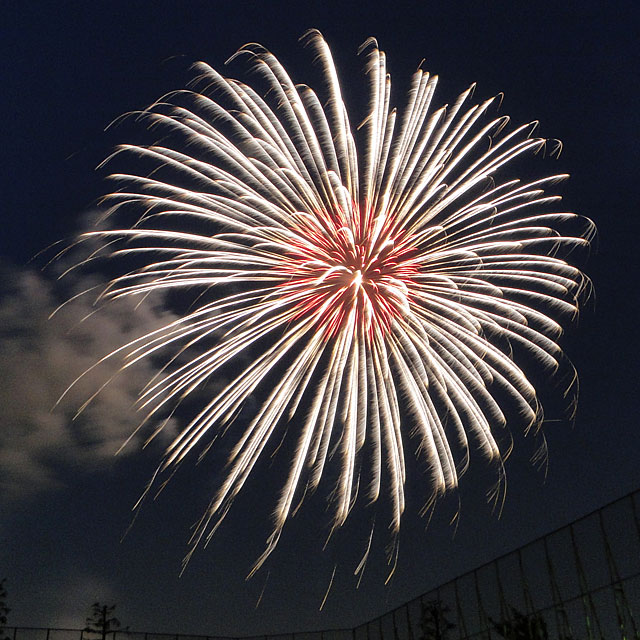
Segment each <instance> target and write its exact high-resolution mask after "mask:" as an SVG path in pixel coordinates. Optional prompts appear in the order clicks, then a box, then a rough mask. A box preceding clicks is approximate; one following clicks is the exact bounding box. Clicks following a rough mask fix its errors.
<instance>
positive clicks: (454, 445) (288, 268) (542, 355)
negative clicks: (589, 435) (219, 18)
mask: <svg viewBox="0 0 640 640" xmlns="http://www.w3.org/2000/svg"><path fill="white" fill-rule="evenodd" d="M303 40H304V43H305V44H306V45H307V46H309V47H311V48H312V50H313V52H314V54H315V59H316V61H317V62H318V63H319V65H320V67H321V69H322V72H323V75H324V80H325V83H326V87H325V88H326V92H327V96H328V99H327V100H324V101H321V100H320V99H319V98H318V96H317V95H316V93H315V92H314V91H313V90H312V89H311V88H310V87H308V86H305V85H295V84H294V83H293V81H292V80H291V79H290V77H289V76H288V74H287V72H286V71H285V69H284V68H283V67H282V66H281V64H280V63H279V62H278V60H277V59H276V58H275V57H274V56H273V55H272V54H271V53H270V52H269V51H267V50H265V49H263V48H262V47H260V46H259V45H256V44H250V45H246V46H245V47H243V48H242V49H241V50H240V51H239V52H238V54H236V55H246V56H248V57H249V60H250V63H251V65H252V68H253V70H254V72H255V73H256V75H257V77H258V82H262V83H264V84H265V86H266V91H264V92H263V93H262V94H260V93H258V92H257V91H256V90H254V89H253V88H252V87H250V86H248V85H246V84H243V83H241V82H239V81H237V80H234V79H230V78H224V77H223V76H221V75H220V74H219V73H218V72H216V71H215V70H213V69H212V68H211V67H209V66H208V65H206V64H204V63H200V64H198V65H197V69H198V72H199V76H198V80H197V85H198V86H202V87H203V89H202V92H196V91H182V92H176V93H174V94H170V95H168V96H165V97H164V98H163V99H162V101H161V102H158V103H156V104H154V105H152V106H151V107H150V108H149V109H148V110H146V111H144V112H143V113H142V114H141V116H140V117H142V118H144V119H146V120H147V121H148V122H149V124H150V126H151V127H153V128H154V129H156V128H157V129H159V130H161V131H162V132H163V134H164V135H166V136H167V139H169V140H173V139H174V138H178V139H179V140H181V141H182V143H181V146H180V145H179V144H176V145H175V147H174V146H171V145H168V146H162V145H160V144H156V145H153V146H149V147H142V146H132V145H124V146H122V147H121V148H120V149H119V150H118V151H117V152H116V153H115V154H114V156H117V155H119V154H129V155H134V156H136V157H138V158H139V159H140V160H141V161H144V162H147V163H151V165H152V166H154V167H156V170H154V172H153V173H152V174H150V175H149V176H148V177H145V176H141V175H133V174H116V175H115V176H114V177H115V179H117V180H118V182H119V183H120V184H121V185H122V187H123V189H122V191H119V192H117V193H114V194H112V195H111V196H110V200H111V203H112V209H111V214H112V215H113V216H115V215H116V214H119V213H120V210H127V209H128V208H130V207H135V208H138V209H139V208H142V210H143V213H142V215H140V216H139V219H138V220H137V222H136V223H135V225H134V226H132V227H131V228H128V229H127V228H123V229H117V230H107V231H96V232H92V233H88V234H86V236H85V237H91V236H94V235H97V236H99V237H101V238H103V239H105V240H106V241H108V242H107V245H108V247H109V252H110V254H111V255H112V257H121V258H122V259H124V260H125V262H126V260H129V259H131V257H133V258H136V257H139V258H140V259H142V260H144V263H143V265H142V266H140V267H139V268H137V269H135V270H133V271H131V272H128V273H125V274H124V275H122V276H120V277H118V278H116V279H114V280H113V281H112V282H111V283H110V284H109V286H108V288H107V290H106V291H105V292H104V294H103V295H104V297H105V298H118V297H121V296H129V295H145V294H147V293H149V292H152V291H158V290H171V289H176V288H177V289H181V290H182V289H187V288H197V289H199V290H201V291H203V292H204V293H205V294H206V295H205V296H204V297H203V298H201V299H200V298H199V299H198V301H197V302H196V304H195V305H194V306H193V307H192V309H191V310H190V311H188V312H186V313H185V314H184V315H182V317H180V318H179V319H178V320H176V321H174V322H172V323H171V324H169V325H168V326H167V327H165V328H164V329H162V330H160V331H155V332H152V333H149V334H147V335H146V336H144V337H142V338H140V339H139V340H136V341H135V342H132V343H131V344H129V345H126V348H125V349H124V351H126V352H127V356H126V362H125V366H129V365H130V364H132V363H134V362H136V361H137V360H140V359H142V358H148V357H151V356H155V355H157V353H159V352H161V351H163V350H165V349H167V348H171V349H174V350H175V352H176V354H177V355H176V357H174V358H173V359H172V360H171V361H170V362H169V364H171V366H170V367H169V366H168V367H167V368H166V370H165V372H164V373H165V375H164V377H158V378H157V379H155V380H153V381H151V382H150V384H149V385H148V387H147V388H146V389H145V390H143V392H142V394H141V396H140V406H141V407H143V408H145V409H146V410H147V411H148V412H149V416H148V417H151V416H153V415H155V414H156V413H158V412H160V411H161V410H163V409H165V408H166V407H167V406H168V404H170V403H171V402H175V401H179V400H180V399H181V398H183V397H185V396H187V395H188V394H190V393H192V392H194V391H195V390H196V389H199V388H200V387H201V386H202V385H204V383H205V382H206V381H207V380H209V379H211V377H212V376H213V375H214V374H216V373H220V374H221V375H226V374H227V373H228V371H229V369H230V365H232V364H233V363H234V362H236V361H238V359H239V358H240V357H248V362H247V363H246V364H245V365H244V367H243V369H242V371H241V372H240V373H237V374H236V375H234V377H232V379H231V380H229V381H228V382H227V383H226V384H225V385H224V387H223V388H222V389H221V390H220V391H218V392H217V393H215V395H214V396H213V397H212V398H211V399H210V400H209V401H208V402H207V403H206V404H205V406H204V407H203V408H202V409H201V410H200V412H199V413H198V414H197V415H196V417H195V418H194V419H193V420H192V421H191V422H190V423H189V424H188V425H187V426H186V428H184V429H183V430H182V432H181V433H180V434H179V435H178V436H177V437H176V438H175V440H174V441H173V443H172V444H171V445H170V446H169V447H168V449H167V452H166V457H165V459H164V461H163V463H162V464H161V466H160V468H159V471H164V470H165V469H167V468H168V467H170V466H172V465H175V464H177V463H179V462H180V461H181V460H183V459H184V458H185V457H186V456H188V455H189V454H190V453H191V452H193V451H194V450H195V449H196V447H198V446H200V445H201V442H202V440H203V438H205V437H207V436H209V437H211V435H212V434H214V435H215V434H218V433H220V432H221V430H224V428H225V427H226V426H227V425H228V424H229V423H230V422H231V421H233V419H234V418H235V417H236V416H237V415H238V414H239V412H240V411H241V409H242V407H243V404H244V403H245V401H246V400H247V399H248V398H249V397H250V396H253V395H254V394H255V395H256V396H257V397H263V398H264V399H263V401H262V405H261V406H260V408H259V409H258V411H257V413H256V414H255V416H254V417H253V419H252V420H251V421H250V423H249V424H248V425H247V426H246V427H245V428H244V431H243V433H242V435H241V436H240V437H239V439H238V441H237V442H236V444H235V446H234V447H233V450H232V452H231V455H230V458H229V462H228V465H227V468H226V476H225V478H224V480H223V482H222V485H221V486H220V488H219V490H218V491H217V493H216V495H215V496H214V498H213V499H212V501H211V503H210V505H209V508H208V509H207V511H206V513H205V514H204V516H203V518H202V521H201V522H200V523H199V526H198V528H197V530H196V532H195V534H194V537H193V540H192V542H193V544H194V548H195V545H197V543H198V542H199V541H200V540H201V539H202V537H203V536H205V535H207V538H210V536H211V535H212V534H213V532H214V531H215V530H216V529H217V527H218V526H219V525H220V523H221V521H222V520H223V519H224V517H225V515H226V514H227V512H228V511H229V508H230V507H231V504H232V502H233V501H234V498H235V497H236V496H237V495H238V493H239V492H240V491H241V490H242V489H243V487H244V486H245V484H246V482H247V480H248V478H249V477H250V475H251V474H252V472H253V470H254V468H255V466H256V463H257V462H258V460H260V459H261V457H262V456H263V455H264V452H265V449H267V447H268V445H270V444H271V443H272V440H273V438H274V435H275V433H276V431H277V429H278V427H279V426H280V425H281V424H282V423H283V422H284V421H291V422H292V423H293V424H294V425H295V427H296V431H297V437H298V445H297V448H296V450H295V452H294V454H293V459H292V460H291V463H290V467H289V472H288V473H289V475H288V478H287V480H286V482H285V485H284V487H283V489H282V493H281V495H280V499H279V501H278V504H277V506H276V510H275V514H274V527H273V531H272V534H271V536H270V537H269V539H268V541H267V547H266V550H265V552H264V554H263V555H262V556H261V557H260V558H259V559H258V561H257V563H256V565H255V567H256V568H257V567H259V566H260V565H261V564H262V563H263V562H264V560H265V559H266V557H267V556H268V555H269V554H270V553H271V552H272V551H273V549H274V547H275V545H276V544H277V542H278V539H279V537H280V534H281V532H282V529H283V526H284V524H285V522H286V520H287V519H288V518H289V517H290V516H291V515H292V514H293V513H295V510H296V509H297V508H298V506H299V504H296V499H297V500H298V501H301V500H302V499H303V498H304V496H305V495H306V493H307V492H309V491H312V490H314V489H316V488H317V487H318V486H319V484H320V481H321V479H322V476H323V473H324V471H325V469H326V467H327V464H328V462H329V460H330V458H331V457H332V456H334V457H337V458H338V459H339V461H338V463H337V466H338V468H339V473H338V479H337V484H336V487H335V490H334V491H333V492H332V500H333V506H334V517H333V528H334V529H335V528H337V527H340V526H341V525H342V524H344V522H345V520H346V519H347V517H348V515H349V512H350V511H351V509H352V507H353V505H354V503H355V501H356V497H357V495H358V492H359V490H360V487H361V485H362V486H366V488H367V494H368V498H369V500H370V501H376V500H378V499H379V497H380V495H381V493H382V491H383V490H386V492H387V494H388V496H389V498H390V500H391V505H392V509H391V527H392V530H393V531H397V530H398V529H399V527H400V521H401V516H402V513H403V510H404V508H405V501H404V493H403V487H404V484H405V479H406V473H407V471H406V466H405V457H406V455H405V448H406V446H407V443H408V442H409V439H410V437H413V438H414V442H415V443H417V450H418V455H419V456H420V457H422V458H423V459H424V460H425V461H426V462H427V465H428V469H429V474H430V476H431V481H432V487H431V492H432V497H436V496H438V495H441V494H443V493H444V492H445V491H448V490H451V489H454V488H455V487H456V486H457V484H458V478H459V476H460V474H461V473H462V472H464V470H465V469H466V468H467V466H468V464H469V460H470V451H471V449H472V448H473V447H477V448H478V449H480V450H481V451H482V453H483V454H484V455H485V456H486V457H487V458H488V460H490V461H494V462H496V463H497V464H498V466H499V468H500V474H502V470H501V464H502V460H503V458H504V457H505V456H506V455H508V447H507V448H505V447H504V446H503V447H502V449H501V445H500V444H499V438H498V434H499V432H500V431H501V430H502V429H503V427H505V426H506V424H507V420H508V419H509V420H510V421H511V420H513V421H516V420H517V421H519V423H520V424H521V425H523V427H524V429H525V432H526V431H527V430H529V429H531V428H532V427H533V428H538V427H539V425H540V423H541V420H542V414H541V408H540V406H539V402H538V399H537V396H536V390H535V389H534V387H533V386H532V384H531V383H530V382H529V380H528V379H527V377H526V375H525V373H524V371H523V369H522V368H521V366H520V364H519V363H518V362H516V361H515V359H514V357H513V354H512V351H511V348H512V346H517V347H518V348H519V350H520V351H524V352H525V354H529V356H530V357H531V358H533V359H534V360H535V361H536V362H537V364H538V365H539V366H543V367H546V368H548V369H549V370H551V371H552V372H554V371H556V370H557V369H558V367H559V366H560V363H561V362H562V360H563V356H562V352H561V350H560V347H559V346H558V344H557V340H558V338H559V336H560V334H561V331H562V329H561V324H560V321H561V320H563V319H567V318H569V319H570V318H571V317H572V316H574V315H575V314H576V313H577V310H578V297H579V295H580V293H581V291H582V289H583V288H584V286H585V283H586V279H585V278H584V276H583V275H582V274H581V272H580V271H579V270H578V269H576V268H575V267H573V266H571V265H570V264H568V263H567V262H566V260H565V258H564V257H563V256H566V255H567V253H568V251H569V250H571V249H572V248H574V247H575V246H580V245H587V244H588V241H589V239H590V236H591V234H592V227H591V225H590V224H589V223H588V221H587V222H586V224H585V225H583V226H584V231H583V232H582V233H581V234H580V233H579V234H577V235H576V234H572V233H563V232H562V231H561V227H564V226H566V225H571V224H574V226H575V221H576V220H578V217H577V216H575V215H574V214H571V213H564V212H557V211H555V210H554V207H555V206H556V204H557V203H558V201H559V198H558V197H557V196H548V195H545V189H546V188H548V187H550V186H551V185H553V184H554V183H555V182H557V181H559V180H562V179H564V178H565V177H566V176H564V175H558V176H551V177H548V178H543V179H537V180H534V181H532V182H528V183H522V182H520V181H519V180H508V181H504V182H499V181H498V178H497V174H498V173H499V171H500V170H501V169H503V168H504V167H505V165H509V163H512V162H513V161H514V160H516V159H517V158H519V157H521V156H523V155H529V154H532V153H538V152H539V151H540V150H541V149H543V148H544V146H545V142H546V141H545V140H543V139H541V138H535V137H531V135H532V132H533V129H534V126H535V125H522V126H520V127H517V128H515V129H513V130H512V131H510V132H506V130H507V123H508V118H507V117H505V116H501V117H498V118H495V119H493V120H490V121H488V122H484V119H485V118H486V114H487V111H488V109H489V107H490V106H491V105H492V104H493V102H494V100H495V99H493V98H492V99H489V100H486V101H485V102H483V103H482V104H479V105H474V106H471V107H468V106H467V104H468V101H469V99H470V97H471V94H472V90H473V87H471V88H470V89H468V90H467V91H465V92H464V93H462V94H461V95H460V96H459V97H458V99H457V100H456V101H455V102H454V104H453V105H451V106H449V107H442V108H440V109H437V110H432V108H431V103H432V99H433V96H434V92H435V88H436V84H437V77H435V76H430V75H429V74H428V73H426V72H424V71H423V70H422V69H418V70H417V71H416V73H415V74H414V76H413V80H412V83H411V88H410V91H409V94H408V100H407V105H406V107H405V109H404V111H402V112H398V111H396V110H395V109H391V108H390V90H391V83H390V77H389V75H388V73H387V71H386V58H385V55H384V53H383V52H382V51H380V50H379V49H378V47H377V43H376V42H375V40H373V39H370V40H368V41H367V42H366V43H365V44H364V45H363V46H362V48H361V50H360V53H361V54H362V55H364V56H365V58H366V76H367V79H368V83H369V89H370V96H369V112H368V115H367V117H366V118H365V119H364V121H363V122H362V124H361V125H360V127H359V133H358V135H359V136H360V138H361V140H362V141H363V143H364V147H363V151H362V155H358V153H357V151H356V141H355V138H354V133H353V131H352V127H351V123H350V120H349V117H348V115H347V109H346V107H345V105H344V103H343V100H342V94H341V90H340V84H339V81H338V75H337V72H336V69H335V66H334V63H333V59H332V57H331V53H330V51H329V48H328V46H327V44H326V42H325V41H324V40H323V38H322V36H321V35H320V34H319V33H318V32H316V31H310V32H309V33H308V34H306V35H305V37H304V38H303ZM183 103H184V104H183ZM185 105H186V106H185ZM488 142H490V144H487V143H488ZM180 149H181V150H180ZM114 156H112V158H113V157H114ZM167 174H168V175H170V178H168V179H167V178H164V176H165V175H167ZM177 228H179V229H181V230H180V231H178V230H176V229H177ZM196 229H200V230H196ZM154 256H156V257H157V259H156V258H154ZM229 286H231V287H232V289H231V291H230V292H229V291H226V288H227V287H229ZM212 292H213V293H214V294H215V295H213V299H211V295H210V294H211V293H212ZM121 352H122V350H120V351H119V352H118V353H121ZM187 353H188V354H190V357H188V358H185V357H182V356H184V354H187ZM178 356H181V357H178ZM269 385H271V389H270V390H269V392H268V393H267V394H266V395H265V387H267V386H269ZM401 398H402V402H401ZM407 423H408V424H409V425H410V427H411V429H412V432H411V435H410V434H409V433H408V432H407V431H406V430H404V429H405V428H404V427H403V425H406V424H407ZM207 450H208V446H207V447H205V451H207ZM192 552H193V551H192Z"/></svg>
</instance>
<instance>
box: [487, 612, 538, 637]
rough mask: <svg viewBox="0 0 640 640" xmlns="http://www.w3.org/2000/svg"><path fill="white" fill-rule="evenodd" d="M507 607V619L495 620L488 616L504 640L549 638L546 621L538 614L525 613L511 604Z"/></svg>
mask: <svg viewBox="0 0 640 640" xmlns="http://www.w3.org/2000/svg"><path fill="white" fill-rule="evenodd" d="M509 609H510V614H509V617H508V618H507V619H503V620H500V621H499V622H496V621H495V620H494V619H493V618H489V619H490V620H491V624H492V625H493V628H494V629H495V630H496V631H497V632H498V633H499V634H500V635H501V636H502V637H503V638H505V640H549V633H548V631H547V623H546V622H545V620H544V618H543V617H542V616H541V615H540V614H531V615H526V614H524V613H522V612H520V611H518V610H517V609H516V608H515V607H513V606H509Z"/></svg>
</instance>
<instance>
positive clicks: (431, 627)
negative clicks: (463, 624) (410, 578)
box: [420, 600, 456, 640]
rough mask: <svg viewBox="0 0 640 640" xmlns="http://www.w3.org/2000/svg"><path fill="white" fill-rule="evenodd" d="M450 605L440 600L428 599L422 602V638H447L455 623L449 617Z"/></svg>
mask: <svg viewBox="0 0 640 640" xmlns="http://www.w3.org/2000/svg"><path fill="white" fill-rule="evenodd" d="M447 613H449V607H447V606H445V605H443V604H442V602H440V601H439V600H428V601H427V602H421V603H420V629H421V630H422V635H421V637H420V640H446V639H447V636H448V634H449V631H450V630H451V629H455V626H456V625H455V624H453V623H452V622H450V621H449V620H448V619H447V616H446V614H447Z"/></svg>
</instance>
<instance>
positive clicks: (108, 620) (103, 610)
mask: <svg viewBox="0 0 640 640" xmlns="http://www.w3.org/2000/svg"><path fill="white" fill-rule="evenodd" d="M115 609H116V605H115V604H112V605H111V606H108V605H106V604H104V605H103V604H100V603H99V602H94V603H93V605H91V616H89V617H88V618H87V626H86V627H85V628H84V631H85V632H86V633H95V634H97V635H99V636H100V640H106V638H107V634H109V633H114V632H115V631H117V630H118V629H119V628H120V620H118V618H116V617H115V616H114V615H113V612H114V611H115Z"/></svg>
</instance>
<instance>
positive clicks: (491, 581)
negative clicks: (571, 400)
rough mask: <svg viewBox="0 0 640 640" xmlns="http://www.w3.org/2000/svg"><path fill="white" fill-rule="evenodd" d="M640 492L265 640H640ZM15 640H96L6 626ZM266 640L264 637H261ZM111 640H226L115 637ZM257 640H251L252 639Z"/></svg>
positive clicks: (134, 634)
mask: <svg viewBox="0 0 640 640" xmlns="http://www.w3.org/2000/svg"><path fill="white" fill-rule="evenodd" d="M639 501H640V491H636V492H634V493H632V494H630V495H628V496H626V497H624V498H621V499H620V500H617V501H616V502H613V503H611V504H609V505H607V506H605V507H602V508H601V509H598V510H597V511H594V512H593V513H591V514H589V515H588V516H585V517H583V518H581V519H579V520H576V521H575V522H573V523H571V524H570V525H567V526H565V527H563V528H561V529H558V530H557V531H554V532H552V533H550V534H547V535H546V536H543V537H542V538H539V539H537V540H535V541H534V542H531V543H529V544H527V545H525V546H524V547H521V548H520V549H517V550H516V551H513V552H511V553H508V554H506V555H504V556H502V557H500V558H498V559H497V560H493V561H491V562H489V563H487V564H485V565H483V566H481V567H479V568H477V569H475V570H473V571H470V572H469V573H466V574H464V575H462V576H459V577H458V578H455V579H454V580H451V581H450V582H447V583H446V584H444V585H441V586H440V587H438V588H436V589H433V590H432V591H429V592H427V593H425V594H424V595H422V596H420V597H419V598H416V599H415V600H412V601H411V602H408V603H406V604H404V605H402V606H401V607H398V608H397V609H394V610H393V611H390V612H388V613H386V614H384V615H383V616H380V617H379V618H376V619H374V620H370V621H369V622H366V623H364V624H362V625H360V626H358V627H356V628H355V629H345V630H334V631H318V632H310V633H290V634H281V635H271V636H268V637H267V638H268V640H502V639H504V640H618V639H620V640H640V621H636V619H635V618H634V613H633V612H634V611H635V612H636V613H638V612H640V518H639V511H640V506H639V505H638V502H639ZM4 631H5V635H6V636H7V637H8V638H10V639H11V640H96V638H97V637H98V636H97V635H96V634H95V633H93V634H91V633H87V632H83V631H79V630H73V629H28V628H24V627H7V628H5V630H4ZM259 638H262V639H264V638H265V636H259ZM107 640H229V639H226V638H222V637H221V636H193V635H180V634H178V635H176V634H156V633H139V632H129V631H116V632H111V633H109V634H108V638H107ZM247 640H250V639H247Z"/></svg>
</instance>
